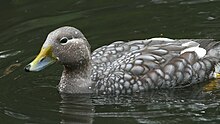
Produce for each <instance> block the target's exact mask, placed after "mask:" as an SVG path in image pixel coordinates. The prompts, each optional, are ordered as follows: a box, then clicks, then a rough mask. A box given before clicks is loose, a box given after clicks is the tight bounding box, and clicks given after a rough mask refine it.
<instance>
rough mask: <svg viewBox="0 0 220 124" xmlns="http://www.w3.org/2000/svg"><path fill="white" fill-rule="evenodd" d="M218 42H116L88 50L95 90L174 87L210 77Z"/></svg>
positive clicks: (129, 91)
mask: <svg viewBox="0 0 220 124" xmlns="http://www.w3.org/2000/svg"><path fill="white" fill-rule="evenodd" d="M218 46H219V43H218V42H216V41H214V40H211V39H195V40H194V39H181V40H172V39H168V38H152V39H149V40H136V41H131V42H123V41H118V42H114V43H112V44H110V45H108V46H103V47H100V48H98V49H96V50H95V51H94V52H93V53H92V67H93V70H92V80H93V81H95V82H97V84H96V87H97V89H98V90H97V91H98V92H102V93H131V92H139V91H144V90H148V89H158V88H177V87H185V86H188V85H191V84H195V83H198V82H202V81H205V80H207V79H210V78H212V77H213V72H214V67H215V65H216V63H218V61H219V58H218V57H217V56H218V54H219V51H220V50H219V49H218Z"/></svg>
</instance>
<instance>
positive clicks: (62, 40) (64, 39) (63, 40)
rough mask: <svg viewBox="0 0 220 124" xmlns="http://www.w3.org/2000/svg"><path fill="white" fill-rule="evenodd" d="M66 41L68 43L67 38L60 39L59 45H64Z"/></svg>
mask: <svg viewBox="0 0 220 124" xmlns="http://www.w3.org/2000/svg"><path fill="white" fill-rule="evenodd" d="M67 41H68V38H67V37H63V38H61V39H60V43H61V44H64V43H66V42H67Z"/></svg>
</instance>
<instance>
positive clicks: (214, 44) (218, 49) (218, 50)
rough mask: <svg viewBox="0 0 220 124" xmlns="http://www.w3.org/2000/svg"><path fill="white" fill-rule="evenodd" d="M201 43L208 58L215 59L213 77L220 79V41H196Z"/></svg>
mask: <svg viewBox="0 0 220 124" xmlns="http://www.w3.org/2000/svg"><path fill="white" fill-rule="evenodd" d="M196 42H198V43H200V46H201V47H203V48H204V49H206V50H207V57H211V58H214V59H215V69H214V73H213V76H214V77H215V78H220V41H215V40H213V39H202V40H198V41H196Z"/></svg>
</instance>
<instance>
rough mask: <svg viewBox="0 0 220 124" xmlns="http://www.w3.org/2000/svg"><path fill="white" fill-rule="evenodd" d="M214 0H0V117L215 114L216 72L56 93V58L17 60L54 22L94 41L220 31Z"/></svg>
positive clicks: (206, 117) (219, 92)
mask: <svg viewBox="0 0 220 124" xmlns="http://www.w3.org/2000/svg"><path fill="white" fill-rule="evenodd" d="M219 6H220V1H219V0H138V1H133V0H121V1H114V0H108V1H99V0H93V1H91V0H65V1H62V2H60V1H58V0H48V1H45V0H38V1H34V0H8V1H1V4H0V10H1V11H0V16H1V19H0V29H1V30H0V44H1V45H0V91H1V92H0V122H1V123H4V124H6V123H8V124H13V123H15V124H19V123H28V124H29V123H31V124H32V123H46V124H55V123H88V124H90V123H94V124H103V123H105V124H112V123H114V124H122V123H126V124H136V123H141V124H145V123H146V124H148V123H150V124H161V123H169V124H172V123H173V124H174V123H189V124H190V123H212V124H215V123H216V124H217V123H219V122H220V107H219V106H220V105H219V104H220V83H219V80H214V81H212V82H207V83H205V84H202V85H196V86H193V87H191V88H187V89H179V90H170V91H151V92H147V93H143V94H134V95H132V96H119V97H116V96H96V95H66V94H59V93H58V92H57V89H56V85H57V84H58V82H59V79H60V75H61V72H62V66H61V65H59V64H56V65H53V66H51V67H49V68H47V69H46V70H44V71H42V72H40V73H26V72H24V71H23V67H24V66H25V65H26V64H27V63H29V62H30V61H31V60H32V59H33V58H34V57H35V56H36V55H37V53H38V52H39V50H40V47H41V45H42V44H43V42H44V40H45V38H46V35H47V34H48V33H49V32H50V31H51V30H53V29H55V28H57V27H60V26H64V25H71V26H75V27H77V28H78V29H80V30H81V31H82V32H83V33H84V34H85V36H86V37H87V39H88V40H89V42H90V44H91V46H92V49H95V48H97V47H99V46H102V45H104V44H109V43H111V42H112V41H116V40H126V41H128V40H134V39H146V38H151V37H161V36H163V37H170V38H214V39H220V7H219Z"/></svg>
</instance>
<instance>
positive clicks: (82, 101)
mask: <svg viewBox="0 0 220 124" xmlns="http://www.w3.org/2000/svg"><path fill="white" fill-rule="evenodd" d="M61 97H62V101H61V102H60V112H61V117H62V118H61V123H62V124H66V123H71V122H75V123H80V124H92V122H93V115H94V112H95V110H94V105H93V104H92V101H91V99H90V95H89V94H84V95H83V94H82V95H70V94H61Z"/></svg>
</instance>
